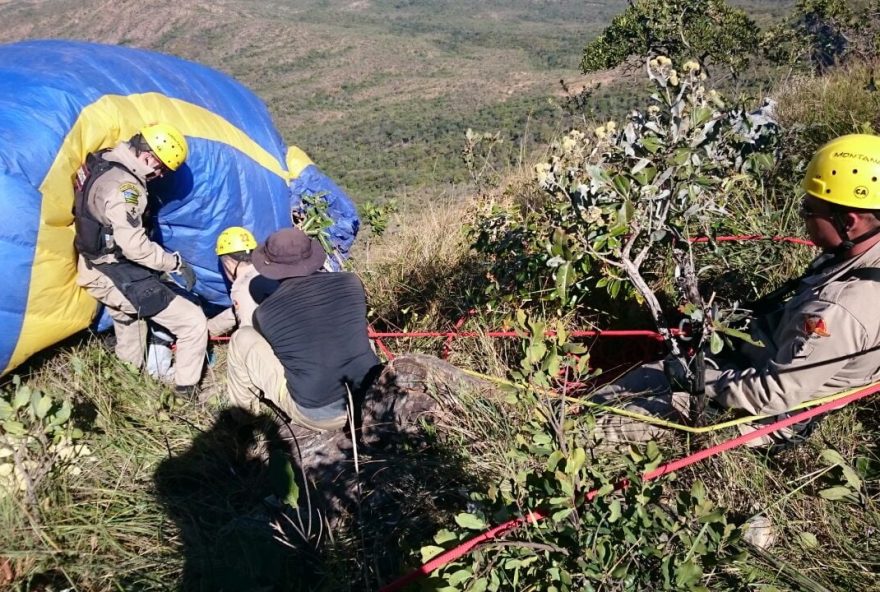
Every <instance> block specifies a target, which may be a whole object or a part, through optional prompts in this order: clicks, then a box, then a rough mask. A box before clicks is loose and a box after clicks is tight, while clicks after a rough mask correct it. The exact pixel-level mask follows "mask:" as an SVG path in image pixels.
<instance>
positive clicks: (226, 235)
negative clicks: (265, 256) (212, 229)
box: [215, 226, 257, 256]
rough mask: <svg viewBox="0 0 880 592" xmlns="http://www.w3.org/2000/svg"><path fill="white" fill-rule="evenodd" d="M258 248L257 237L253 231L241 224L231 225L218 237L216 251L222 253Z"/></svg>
mask: <svg viewBox="0 0 880 592" xmlns="http://www.w3.org/2000/svg"><path fill="white" fill-rule="evenodd" d="M256 248H257V239H256V238H254V235H253V234H251V231H250V230H248V229H247V228H242V227H241V226H230V227H229V228H227V229H226V230H224V231H223V232H221V233H220V236H218V237H217V247H216V249H215V252H216V253H217V255H218V256H220V255H231V254H232V253H250V252H251V251H253V250H254V249H256Z"/></svg>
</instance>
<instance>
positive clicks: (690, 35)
mask: <svg viewBox="0 0 880 592" xmlns="http://www.w3.org/2000/svg"><path fill="white" fill-rule="evenodd" d="M758 40H759V37H758V27H757V26H756V25H755V23H754V21H752V20H751V19H750V18H749V17H748V16H747V15H746V14H745V13H744V12H743V11H742V10H739V9H737V8H732V7H731V6H728V5H727V3H726V2H724V0H664V1H662V2H657V1H656V0H635V1H633V2H630V5H629V7H628V8H627V9H626V10H625V11H624V12H623V13H621V14H619V15H618V16H616V17H615V18H614V20H613V21H612V22H611V25H610V26H608V27H607V28H606V29H605V30H604V31H602V34H601V35H600V36H599V37H598V38H597V39H596V40H594V41H593V42H592V43H590V44H589V45H587V47H586V48H585V49H584V55H583V59H582V61H581V68H582V69H583V71H584V72H586V73H589V72H595V71H596V70H603V69H606V68H614V67H616V66H618V65H620V64H622V63H624V62H625V61H626V60H627V59H628V58H630V57H642V56H649V57H653V56H657V55H666V56H669V57H671V58H672V59H673V60H675V61H683V60H684V59H686V58H688V57H692V58H695V59H696V60H697V61H698V62H699V63H700V64H701V65H702V66H703V67H705V66H706V65H707V64H708V63H715V64H723V65H724V66H726V67H728V68H729V69H730V70H731V71H732V72H738V71H739V70H741V69H742V68H743V67H745V66H746V65H747V64H748V61H749V58H750V56H751V55H752V54H754V53H755V52H756V51H757V50H758Z"/></svg>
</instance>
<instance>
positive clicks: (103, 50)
mask: <svg viewBox="0 0 880 592" xmlns="http://www.w3.org/2000/svg"><path fill="white" fill-rule="evenodd" d="M156 122H164V123H169V124H172V125H174V126H175V127H177V128H178V129H180V130H181V132H183V134H184V135H185V136H186V138H187V142H188V144H189V147H190V153H189V157H188V158H187V161H186V163H185V165H184V166H183V167H181V169H180V170H178V171H177V172H176V173H174V174H172V175H169V176H167V177H165V178H163V179H161V180H160V181H157V182H155V183H152V184H151V186H150V188H149V189H150V194H151V196H153V197H155V198H156V199H157V201H156V204H157V205H159V207H158V209H157V211H156V212H155V222H156V226H155V237H156V239H157V240H159V241H160V242H161V244H163V246H165V248H167V249H168V250H170V251H178V252H180V254H181V256H182V257H183V258H184V259H186V260H187V261H189V262H190V263H191V264H192V265H193V267H194V268H195V270H196V274H197V277H198V282H197V285H196V290H195V291H196V293H197V294H198V296H199V297H200V298H201V299H202V300H203V301H204V303H205V304H206V305H208V306H211V305H213V306H215V307H222V306H227V305H228V304H229V298H228V293H227V286H226V285H225V282H224V279H223V277H222V275H221V272H220V267H219V262H218V260H217V257H216V255H215V254H214V244H215V241H216V238H217V236H218V235H219V234H220V232H221V231H222V230H223V229H225V228H226V227H228V226H245V227H247V228H248V229H250V230H251V231H252V232H253V233H254V235H255V236H256V237H257V240H258V241H263V240H265V238H266V237H267V236H268V235H269V234H270V233H271V232H273V231H275V230H277V229H279V228H283V227H285V226H289V225H290V223H291V208H293V207H296V206H298V205H299V204H301V202H302V199H303V197H304V195H314V194H321V195H323V196H324V199H327V201H328V204H329V208H328V212H329V213H330V215H331V216H333V217H334V225H333V227H332V228H331V230H330V232H331V236H330V238H331V242H332V244H333V245H334V246H335V247H336V248H337V249H338V250H339V252H340V254H341V255H343V256H345V255H347V253H348V249H349V247H350V245H351V242H352V241H353V240H354V237H355V235H356V233H357V229H358V219H357V213H356V210H355V208H354V206H353V204H352V203H351V200H350V199H349V198H348V196H347V195H346V194H345V192H343V191H342V190H341V189H340V188H339V187H338V186H336V185H335V184H334V183H333V182H332V181H331V180H330V179H328V178H327V177H326V176H325V175H324V174H323V173H321V171H320V170H319V169H317V167H315V165H314V163H312V162H311V161H310V160H309V159H308V157H307V156H306V155H305V154H304V153H303V152H302V151H300V150H299V149H296V148H294V147H291V148H288V147H287V146H286V145H285V143H284V142H283V140H282V138H281V136H280V134H279V133H278V131H277V130H276V128H275V126H274V124H273V122H272V119H271V117H270V115H269V112H268V110H267V108H266V106H265V104H264V103H263V102H262V101H261V100H260V99H259V98H258V97H257V96H256V95H255V94H253V93H252V92H251V91H249V90H248V89H247V88H245V87H244V86H243V85H241V84H240V83H238V82H236V81H235V80H233V79H232V78H230V77H228V76H226V75H225V74H222V73H220V72H217V71H215V70H212V69H210V68H207V67H205V66H202V65H199V64H195V63H192V62H188V61H185V60H182V59H179V58H175V57H172V56H168V55H163V54H159V53H155V52H150V51H145V50H139V49H133V48H126V47H117V46H111V45H100V44H93V43H84V42H73V41H27V42H21V43H14V44H8V45H0V141H2V143H3V151H2V152H0V247H2V249H3V251H2V252H3V257H4V260H5V261H6V264H7V274H8V277H9V278H10V280H11V281H8V282H7V288H6V292H5V295H4V296H5V297H4V298H3V300H2V302H0V368H3V372H4V373H5V372H8V371H9V370H11V369H12V368H14V367H15V366H17V365H18V364H20V363H21V362H23V361H24V360H26V359H27V358H28V357H29V356H30V355H32V354H33V353H35V352H36V351H39V350H40V349H43V348H44V347H46V346H48V345H51V344H53V343H56V342H57V341H60V340H61V339H63V338H65V337H67V336H68V335H71V334H73V333H75V332H76V331H79V330H82V329H84V328H86V327H87V326H88V325H89V323H90V322H91V321H92V318H93V316H94V313H95V311H96V303H95V302H94V300H92V299H91V297H89V296H88V295H87V294H85V292H84V291H83V290H81V289H80V288H79V287H78V286H77V285H76V281H75V279H76V254H75V252H74V250H73V218H72V205H73V187H72V179H73V175H74V174H75V171H76V169H77V168H78V167H79V165H80V164H81V163H82V162H83V160H84V159H85V156H86V154H88V153H89V152H93V151H96V150H99V149H102V148H107V147H111V146H113V145H115V144H116V143H117V142H119V141H120V140H124V139H127V138H129V137H130V136H132V135H133V134H134V133H135V132H136V131H137V130H138V129H140V128H141V127H143V126H144V125H146V124H149V123H156ZM291 155H293V158H291Z"/></svg>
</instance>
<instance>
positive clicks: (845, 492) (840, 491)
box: [819, 485, 853, 501]
mask: <svg viewBox="0 0 880 592" xmlns="http://www.w3.org/2000/svg"><path fill="white" fill-rule="evenodd" d="M819 495H820V496H822V497H823V498H825V499H827V500H831V501H837V500H842V499H844V498H847V497H849V496H851V495H853V490H852V489H850V488H849V487H846V486H844V485H837V486H835V487H829V488H827V489H823V490H822V491H820V492H819Z"/></svg>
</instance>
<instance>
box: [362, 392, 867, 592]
mask: <svg viewBox="0 0 880 592" xmlns="http://www.w3.org/2000/svg"><path fill="white" fill-rule="evenodd" d="M878 391H880V384H878V385H873V386H869V387H866V388H863V389H861V390H859V391H856V392H854V393H852V394H851V395H847V396H846V397H843V398H842V399H838V400H836V401H830V402H828V403H824V404H822V405H819V406H817V407H814V408H812V409H807V410H805V411H802V412H800V413H797V414H795V415H792V416H790V417H787V418H785V419H781V420H779V421H776V422H774V423H771V424H769V425H766V426H764V427H762V428H760V429H757V430H755V431H754V432H749V433H748V434H743V435H741V436H738V437H736V438H732V439H730V440H726V441H724V442H722V443H720V444H716V445H715V446H710V447H709V448H706V449H704V450H701V451H699V452H697V453H695V454H691V455H689V456H685V457H683V458H680V459H678V460H675V461H672V462H670V463H667V464H665V465H663V466H662V467H658V468H656V469H654V470H653V471H648V472H647V473H645V474H643V475H642V480H643V481H651V480H653V479H657V478H658V477H662V476H664V475H668V474H669V473H672V472H674V471H677V470H679V469H683V468H685V467H688V466H690V465H692V464H695V463H698V462H700V461H702V460H705V459H707V458H710V457H712V456H716V455H718V454H721V453H722V452H726V451H728V450H730V449H731V448H736V447H738V446H742V445H743V444H745V443H746V442H750V441H752V440H754V439H756V438H760V437H761V436H766V435H767V434H770V433H772V432H775V431H778V430H780V429H782V428H786V427H788V426H790V425H794V424H796V423H799V422H802V421H805V420H807V419H810V418H812V417H816V416H817V415H821V414H822V413H825V412H826V411H830V410H832V409H838V408H840V407H843V406H844V405H847V404H849V403H852V402H853V401H857V400H858V399H862V398H864V397H868V396H870V395H873V394H875V393H877V392H878ZM628 485H629V482H628V480H626V479H621V480H620V481H618V482H617V483H615V485H614V490H615V491H619V490H621V489H625V488H626V487H627V486H628ZM598 492H599V490H598V489H594V490H592V491H590V492H589V493H587V494H586V495H585V499H586V501H592V500H593V499H595V498H596V497H597V496H598V494H599V493H598ZM545 517H546V516H545V515H544V514H542V513H541V512H539V511H529V512H528V514H527V515H526V516H522V517H520V518H515V519H513V520H509V521H507V522H505V523H503V524H499V525H498V526H496V527H494V528H491V529H489V530H487V531H485V532H484V533H482V534H480V535H477V536H475V537H473V538H472V539H469V540H467V541H465V542H464V543H462V544H460V545H458V546H457V547H455V548H453V549H450V550H448V551H445V552H443V553H441V554H440V555H438V556H437V557H435V558H434V559H431V560H430V561H428V562H427V563H425V564H424V565H422V566H421V567H419V568H417V569H415V570H413V571H411V572H410V573H408V574H406V575H404V576H402V577H400V578H398V579H397V580H395V581H393V582H391V583H390V584H388V585H386V586H384V587H382V588H380V590H379V592H395V591H396V590H400V589H401V588H403V587H404V586H406V585H407V584H410V583H412V582H415V581H416V580H418V579H420V578H422V577H423V576H426V575H428V574H430V573H431V572H433V571H435V570H437V569H440V568H441V567H443V566H445V565H447V564H449V563H451V562H453V561H455V560H456V559H459V558H461V557H463V556H464V555H466V554H468V553H469V552H470V551H471V550H472V549H474V547H476V546H477V545H479V544H480V543H484V542H486V541H488V540H490V539H493V538H495V537H497V536H499V535H501V534H504V533H505V532H507V531H509V530H512V529H514V528H516V527H518V526H522V525H523V524H525V523H527V522H532V523H534V522H538V521H539V520H542V519H543V518H545Z"/></svg>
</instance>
